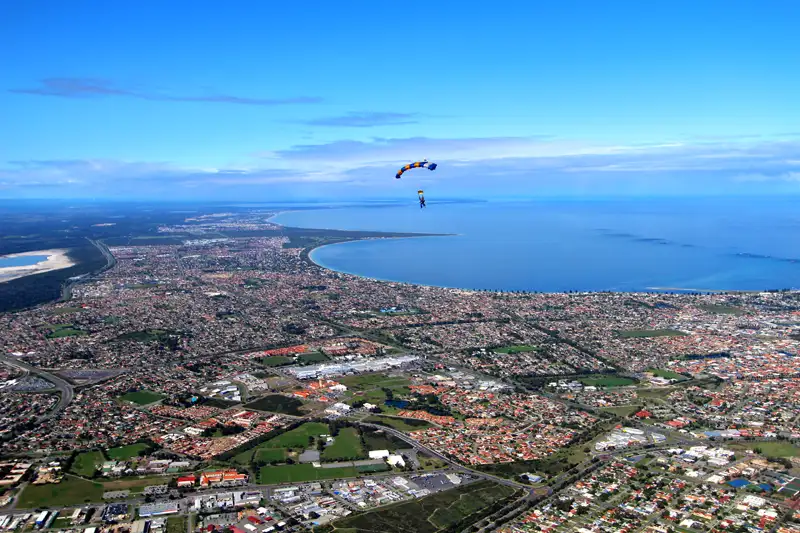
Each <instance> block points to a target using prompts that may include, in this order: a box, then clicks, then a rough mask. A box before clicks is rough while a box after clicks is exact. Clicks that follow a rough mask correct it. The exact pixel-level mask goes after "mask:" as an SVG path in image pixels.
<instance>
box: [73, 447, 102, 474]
mask: <svg viewBox="0 0 800 533" xmlns="http://www.w3.org/2000/svg"><path fill="white" fill-rule="evenodd" d="M105 460H106V458H105V457H103V453H102V452H97V451H92V452H83V453H79V454H78V455H77V456H75V461H73V463H72V467H71V468H70V471H71V472H72V473H73V474H77V475H79V476H83V477H92V476H93V475H94V473H95V472H97V469H98V468H100V467H101V466H103V463H104V462H105Z"/></svg>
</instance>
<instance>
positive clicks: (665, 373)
mask: <svg viewBox="0 0 800 533" xmlns="http://www.w3.org/2000/svg"><path fill="white" fill-rule="evenodd" d="M648 372H650V373H651V374H653V375H654V376H658V377H660V378H665V379H675V380H678V381H684V380H687V379H689V378H687V377H686V376H684V375H683V374H678V373H677V372H673V371H672V370H666V369H664V368H658V369H651V370H648Z"/></svg>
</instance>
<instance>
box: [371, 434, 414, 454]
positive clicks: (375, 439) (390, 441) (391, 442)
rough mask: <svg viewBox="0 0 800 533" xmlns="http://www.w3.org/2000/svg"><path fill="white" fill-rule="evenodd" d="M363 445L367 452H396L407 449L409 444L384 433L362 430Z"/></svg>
mask: <svg viewBox="0 0 800 533" xmlns="http://www.w3.org/2000/svg"><path fill="white" fill-rule="evenodd" d="M364 444H366V446H367V450H368V451H372V450H397V449H402V448H408V446H409V444H408V443H407V442H405V441H403V440H400V439H398V438H397V437H395V436H394V435H390V434H389V433H386V432H385V431H380V430H375V429H370V428H364Z"/></svg>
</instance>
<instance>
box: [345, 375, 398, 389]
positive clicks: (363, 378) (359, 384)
mask: <svg viewBox="0 0 800 533" xmlns="http://www.w3.org/2000/svg"><path fill="white" fill-rule="evenodd" d="M339 382H340V383H342V384H343V385H347V387H348V388H350V389H359V390H364V389H372V388H375V387H386V388H392V387H397V386H407V385H408V384H409V383H410V381H409V380H408V379H406V378H404V377H389V376H387V375H386V374H361V375H358V376H345V377H343V378H341V379H340V380H339Z"/></svg>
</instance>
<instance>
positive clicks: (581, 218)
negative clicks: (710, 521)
mask: <svg viewBox="0 0 800 533" xmlns="http://www.w3.org/2000/svg"><path fill="white" fill-rule="evenodd" d="M797 205H798V203H797V199H796V198H795V199H769V198H761V199H758V200H751V199H725V200H719V199H691V200H673V199H659V200H603V201H555V200H553V201H542V202H509V203H495V202H487V203H472V204H439V205H437V204H436V203H435V202H429V206H428V208H427V209H419V207H417V206H416V205H414V204H409V205H408V206H399V207H371V208H337V209H321V210H313V211H296V212H287V213H283V214H281V215H279V216H278V217H276V219H275V221H276V222H278V223H281V224H284V225H287V226H300V227H311V228H333V229H349V230H383V231H403V232H429V233H454V234H457V235H454V236H446V237H424V238H413V239H390V240H373V241H359V242H351V243H344V244H337V245H331V246H325V247H322V248H318V249H317V250H315V251H314V252H313V253H312V254H311V257H312V259H313V260H314V261H315V262H317V263H318V264H320V265H322V266H325V267H327V268H331V269H333V270H338V271H341V272H348V273H352V274H358V275H362V276H367V277H371V278H378V279H385V280H393V281H404V282H411V283H418V284H424V285H437V286H445V287H461V288H471V289H492V290H527V291H568V290H592V291H599V290H614V291H639V290H652V289H655V288H670V289H672V288H677V289H697V290H706V289H707V290H761V289H768V288H797V287H800V214H799V213H800V210H798V209H797Z"/></svg>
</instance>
